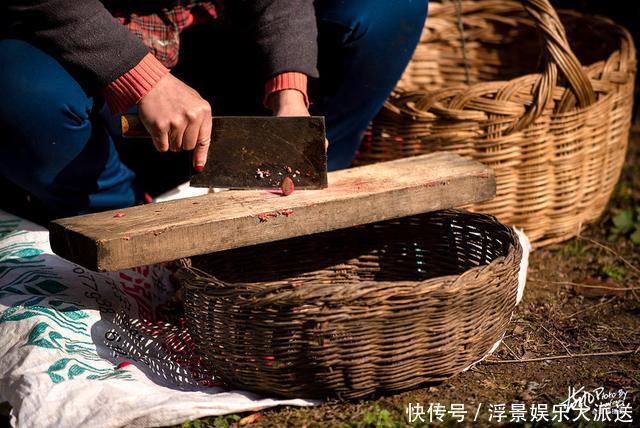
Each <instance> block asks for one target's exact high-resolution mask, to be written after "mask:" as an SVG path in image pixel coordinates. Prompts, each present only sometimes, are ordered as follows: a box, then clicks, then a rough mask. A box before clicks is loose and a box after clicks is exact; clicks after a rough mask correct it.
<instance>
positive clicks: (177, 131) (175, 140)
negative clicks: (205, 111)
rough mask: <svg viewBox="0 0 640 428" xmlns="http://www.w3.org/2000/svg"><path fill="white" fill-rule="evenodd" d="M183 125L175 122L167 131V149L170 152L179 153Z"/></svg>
mask: <svg viewBox="0 0 640 428" xmlns="http://www.w3.org/2000/svg"><path fill="white" fill-rule="evenodd" d="M184 131H185V124H184V123H182V122H175V123H174V124H173V125H172V126H171V131H169V148H170V149H171V151H172V152H179V151H180V150H181V148H182V138H183V136H184Z"/></svg>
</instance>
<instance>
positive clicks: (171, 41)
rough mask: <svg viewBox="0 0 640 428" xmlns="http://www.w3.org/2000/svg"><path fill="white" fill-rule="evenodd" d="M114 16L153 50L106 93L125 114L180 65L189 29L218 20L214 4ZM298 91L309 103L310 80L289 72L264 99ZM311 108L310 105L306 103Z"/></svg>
mask: <svg viewBox="0 0 640 428" xmlns="http://www.w3.org/2000/svg"><path fill="white" fill-rule="evenodd" d="M114 16H115V17H116V18H117V19H118V20H119V21H120V23H121V24H122V25H125V26H126V27H127V28H129V30H131V32H133V33H134V34H135V35H136V36H138V37H139V38H140V39H141V40H142V42H143V43H144V44H145V45H146V46H147V47H148V48H149V49H150V50H151V52H150V54H149V55H147V56H146V57H144V58H143V59H142V61H140V63H139V64H138V65H136V66H135V67H134V68H133V69H131V70H129V71H128V72H126V73H125V74H123V75H122V76H120V77H119V78H118V79H116V80H114V81H113V82H111V83H110V84H109V85H108V86H107V87H106V88H105V90H104V94H105V98H106V100H107V104H108V105H109V107H110V109H111V111H112V112H114V113H116V112H124V111H126V110H128V109H129V108H131V107H132V106H133V105H134V104H136V103H137V102H138V101H140V99H141V98H142V97H143V96H144V95H145V94H146V93H147V92H149V91H150V90H151V89H152V88H153V86H155V84H156V83H157V82H158V81H159V80H160V79H161V78H162V77H163V76H164V75H165V74H166V73H168V72H169V70H168V69H169V68H172V67H174V66H175V65H176V64H177V63H178V52H179V50H180V33H181V32H182V31H183V30H184V29H185V28H187V27H189V26H191V25H194V24H199V23H202V22H206V21H208V20H211V19H216V18H217V17H218V14H217V11H216V7H215V6H214V4H213V3H212V2H202V3H187V4H177V5H175V6H174V7H172V8H171V9H162V10H161V11H159V12H158V13H154V14H145V15H138V14H135V13H132V14H130V15H127V16H124V15H120V14H118V13H115V14H114ZM285 89H296V90H298V91H300V92H302V94H303V95H304V97H305V100H307V76H306V75H305V74H302V73H297V72H289V73H282V74H279V75H277V76H275V77H274V78H273V79H271V80H269V81H268V82H266V84H265V99H266V98H267V97H268V96H269V95H270V94H272V93H273V92H277V91H281V90H285ZM307 105H308V101H307Z"/></svg>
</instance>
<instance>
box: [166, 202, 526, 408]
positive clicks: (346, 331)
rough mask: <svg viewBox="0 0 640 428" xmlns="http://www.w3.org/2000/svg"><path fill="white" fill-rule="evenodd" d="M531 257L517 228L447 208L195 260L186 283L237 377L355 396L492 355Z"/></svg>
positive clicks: (208, 342) (199, 336)
mask: <svg viewBox="0 0 640 428" xmlns="http://www.w3.org/2000/svg"><path fill="white" fill-rule="evenodd" d="M521 258H522V247H521V245H520V243H519V240H518V237H517V235H516V234H515V233H514V231H513V230H512V229H511V228H509V227H507V226H504V225H502V224H500V223H499V222H498V221H497V220H496V219H495V218H494V217H492V216H488V215H484V214H475V213H468V212H462V211H455V210H449V211H441V212H437V213H430V214H425V215H421V216H418V217H410V218H405V219H401V220H394V221H388V222H384V223H377V224H373V225H366V226H360V227H355V228H350V229H345V230H340V231H333V232H326V233H322V234H318V235H312V236H306V237H301V238H295V239H290V240H286V241H281V242H276V243H271V244H263V245H260V246H254V247H249V248H242V249H237V250H231V251H226V252H221V253H216V254H210V255H207V256H203V257H199V258H194V259H193V266H192V267H184V268H182V269H181V270H180V271H179V272H178V278H179V280H180V281H181V283H182V284H183V286H184V287H185V290H186V297H185V313H186V316H187V326H188V329H189V332H190V334H191V337H192V338H193V339H194V342H195V344H196V349H197V350H198V352H199V353H200V355H201V356H202V359H203V364H204V366H205V367H206V368H207V369H209V370H212V371H213V373H214V374H215V375H216V376H218V377H219V378H221V379H222V380H223V381H225V382H226V383H227V384H228V386H230V387H231V388H240V389H247V390H251V391H257V392H264V393H269V394H278V395H281V396H287V397H323V396H336V395H337V396H338V397H341V398H357V397H362V396H366V395H370V394H373V393H384V392H396V391H401V390H404V389H407V388H411V387H415V386H418V385H420V384H423V383H425V382H430V381H441V380H444V379H446V378H448V377H450V376H452V375H454V374H456V373H459V372H460V371H462V370H464V369H465V368H466V367H468V366H469V365H471V364H472V363H474V362H477V361H478V360H480V359H481V358H483V357H484V356H486V354H487V353H488V352H489V351H490V350H491V349H492V347H493V345H494V344H495V343H496V342H497V341H498V340H500V339H501V338H502V336H503V334H504V332H505V330H506V328H507V324H508V322H509V320H510V318H511V314H512V312H513V310H514V308H515V305H516V294H517V289H518V273H519V266H520V260H521Z"/></svg>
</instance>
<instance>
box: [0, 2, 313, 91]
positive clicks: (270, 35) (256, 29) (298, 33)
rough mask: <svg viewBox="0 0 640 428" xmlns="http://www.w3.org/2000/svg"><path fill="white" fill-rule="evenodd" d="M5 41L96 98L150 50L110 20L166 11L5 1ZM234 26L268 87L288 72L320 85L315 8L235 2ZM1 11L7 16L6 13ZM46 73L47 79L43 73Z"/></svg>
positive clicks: (150, 6) (139, 5)
mask: <svg viewBox="0 0 640 428" xmlns="http://www.w3.org/2000/svg"><path fill="white" fill-rule="evenodd" d="M3 4H4V5H3V6H0V11H2V13H1V14H0V15H1V16H2V18H0V19H1V20H2V33H1V34H2V37H3V38H8V37H16V38H21V39H24V40H26V41H28V42H30V43H32V44H33V45H35V46H37V47H39V48H40V49H42V50H44V51H45V52H47V53H49V54H50V55H51V56H53V57H54V58H56V59H57V60H58V61H59V62H60V63H61V64H62V65H63V66H65V68H67V70H69V72H71V73H72V74H74V75H75V76H76V77H77V78H78V79H79V80H81V81H82V82H83V83H84V84H86V85H87V86H88V87H89V89H94V90H98V89H100V88H103V87H105V86H107V85H108V84H109V83H110V82H112V81H114V80H115V79H117V78H118V77H120V76H122V75H123V74H124V73H126V72H127V71H128V70H130V69H132V68H133V67H134V66H135V65H136V64H138V63H139V62H140V61H141V60H142V58H143V57H144V56H145V55H146V54H147V53H148V52H149V50H148V48H147V47H146V46H145V45H144V44H143V43H142V42H141V41H140V39H138V38H137V37H136V36H135V35H134V34H133V33H131V32H130V31H129V30H128V29H127V28H125V27H123V26H122V25H120V23H119V22H118V21H117V20H116V19H115V18H114V17H113V15H112V14H113V13H114V12H116V11H117V10H118V8H120V7H122V5H123V4H126V5H127V7H129V8H131V10H132V11H143V12H144V11H147V12H148V11H153V10H154V7H156V5H158V6H157V7H158V8H162V7H163V6H164V7H166V5H167V1H163V0H159V1H153V0H129V1H122V0H119V1H118V0H105V1H99V0H76V1H74V0H5V1H4V2H3ZM229 6H231V8H230V9H232V10H233V13H231V14H229V16H230V19H231V25H235V26H238V28H240V29H242V31H245V32H247V33H249V36H250V37H251V38H252V39H253V40H255V43H256V48H257V53H258V55H259V56H260V60H261V62H262V64H263V69H262V70H261V72H262V74H263V75H264V78H265V80H266V79H268V78H271V77H273V76H276V75H278V74H280V73H283V72H286V71H297V72H301V73H304V74H306V75H308V76H311V77H317V75H318V72H317V68H316V61H317V45H316V38H317V29H316V21H315V13H314V8H313V1H312V0H230V4H229ZM2 9H4V10H2ZM43 72H46V71H44V70H43Z"/></svg>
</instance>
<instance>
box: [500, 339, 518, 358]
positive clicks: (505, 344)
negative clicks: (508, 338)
mask: <svg viewBox="0 0 640 428" xmlns="http://www.w3.org/2000/svg"><path fill="white" fill-rule="evenodd" d="M502 344H503V345H504V346H505V347H506V348H507V349H508V350H509V352H510V353H511V355H513V358H515V359H518V358H519V357H518V356H517V355H516V353H515V352H513V350H512V349H511V348H510V347H509V345H507V343H506V342H505V341H503V342H502Z"/></svg>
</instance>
